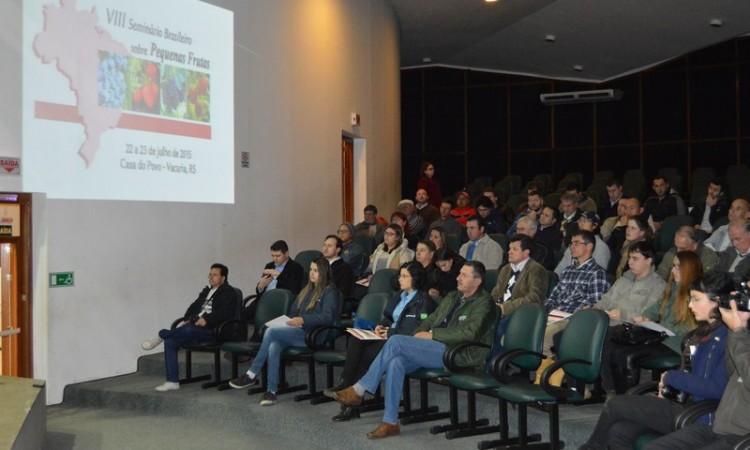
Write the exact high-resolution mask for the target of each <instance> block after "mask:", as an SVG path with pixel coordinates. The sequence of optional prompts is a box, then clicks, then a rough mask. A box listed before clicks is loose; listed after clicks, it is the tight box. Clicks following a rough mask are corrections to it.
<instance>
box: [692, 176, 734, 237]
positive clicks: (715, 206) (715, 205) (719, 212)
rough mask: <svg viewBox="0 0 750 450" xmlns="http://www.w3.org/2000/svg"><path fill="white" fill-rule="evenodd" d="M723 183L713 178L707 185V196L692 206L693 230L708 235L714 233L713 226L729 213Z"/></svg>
mask: <svg viewBox="0 0 750 450" xmlns="http://www.w3.org/2000/svg"><path fill="white" fill-rule="evenodd" d="M723 184H724V182H723V181H722V180H721V179H720V178H715V179H713V180H711V181H710V182H709V183H708V194H707V195H706V198H705V199H703V200H701V201H699V202H697V203H696V204H695V205H693V209H692V210H691V211H690V217H692V218H693V224H694V225H695V228H697V229H699V230H703V231H705V232H706V233H708V234H711V233H712V232H713V231H714V224H715V223H716V221H717V220H718V219H720V218H722V217H726V215H727V214H728V212H729V203H728V200H727V196H726V195H725V193H724V189H722V188H723Z"/></svg>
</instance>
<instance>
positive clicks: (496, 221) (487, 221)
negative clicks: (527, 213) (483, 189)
mask: <svg viewBox="0 0 750 450" xmlns="http://www.w3.org/2000/svg"><path fill="white" fill-rule="evenodd" d="M477 214H479V216H480V217H481V218H482V219H484V231H485V233H487V234H495V233H505V230H506V229H507V228H508V226H507V224H505V221H504V219H503V218H502V217H501V216H500V213H499V212H498V211H497V208H495V205H494V204H493V203H492V200H490V199H489V198H487V197H485V196H482V197H479V199H478V200H477Z"/></svg>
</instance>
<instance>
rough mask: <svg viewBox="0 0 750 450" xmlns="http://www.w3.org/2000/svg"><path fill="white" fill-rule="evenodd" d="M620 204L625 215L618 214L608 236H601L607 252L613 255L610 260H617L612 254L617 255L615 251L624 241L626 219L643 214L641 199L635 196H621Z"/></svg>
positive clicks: (626, 225)
mask: <svg viewBox="0 0 750 450" xmlns="http://www.w3.org/2000/svg"><path fill="white" fill-rule="evenodd" d="M620 204H621V205H623V208H624V209H623V211H624V214H625V215H623V216H619V220H617V221H616V222H615V223H613V224H612V228H611V229H610V231H609V237H608V238H607V239H604V238H602V239H604V240H605V241H606V242H607V245H608V246H609V252H610V254H611V255H612V256H613V258H612V259H610V262H611V261H612V260H615V259H618V260H619V258H614V256H616V255H617V252H618V251H619V250H620V249H621V248H622V244H623V243H624V242H625V234H626V230H627V228H628V220H630V218H631V217H636V216H641V215H642V214H643V208H642V207H641V201H640V200H638V198H636V197H630V198H623V199H621V200H620Z"/></svg>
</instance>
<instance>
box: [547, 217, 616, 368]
mask: <svg viewBox="0 0 750 450" xmlns="http://www.w3.org/2000/svg"><path fill="white" fill-rule="evenodd" d="M595 246H596V237H595V236H594V233H592V232H591V231H587V230H578V231H576V232H574V233H573V235H572V237H571V240H570V254H571V256H572V258H573V264H571V266H570V267H568V268H567V269H565V270H564V271H563V273H562V276H560V281H559V282H558V283H557V284H556V285H555V288H554V289H553V290H552V293H551V294H550V296H549V298H548V299H547V301H545V302H544V306H545V307H546V308H547V312H550V311H552V310H558V311H562V312H564V313H569V314H573V313H575V312H577V311H579V310H581V309H582V308H584V307H591V306H593V305H594V304H596V302H598V301H599V299H601V298H602V295H604V293H605V292H607V291H608V290H609V288H610V286H611V284H610V282H609V281H608V280H607V273H606V272H605V270H604V269H603V268H602V267H601V266H600V265H599V264H597V263H596V261H595V260H594V258H593V254H594V248H595ZM567 324H568V321H567V320H560V321H557V322H554V323H552V324H550V325H547V329H546V330H545V332H544V345H543V347H544V353H545V354H547V355H549V354H550V353H551V348H552V343H553V340H552V338H553V336H554V335H555V333H557V332H559V331H562V330H563V329H564V328H565V327H566V326H567ZM550 360H551V358H547V359H545V360H543V362H542V366H543V367H542V366H540V367H539V370H538V372H537V373H541V372H543V370H544V368H545V367H546V366H547V365H550V364H552V362H553V361H550Z"/></svg>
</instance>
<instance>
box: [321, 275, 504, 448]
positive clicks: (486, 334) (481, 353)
mask: <svg viewBox="0 0 750 450" xmlns="http://www.w3.org/2000/svg"><path fill="white" fill-rule="evenodd" d="M484 272H485V270H484V265H483V264H482V263H481V262H479V261H469V262H467V263H466V264H465V265H464V266H463V267H462V268H461V271H460V273H459V275H458V290H457V291H454V292H451V293H450V294H448V296H446V297H445V298H444V299H443V300H442V301H441V302H440V305H439V306H438V307H437V309H436V310H435V311H434V312H433V313H432V314H430V315H429V316H428V317H427V318H426V319H425V320H423V321H422V323H421V324H420V325H419V326H418V327H417V328H416V330H414V334H413V336H402V335H395V336H391V337H390V338H389V339H388V340H387V341H386V343H385V346H383V349H382V350H381V351H380V353H378V356H377V357H376V358H375V360H374V361H373V362H372V364H371V365H370V368H369V369H368V370H367V373H365V375H364V376H363V377H362V378H360V379H359V381H357V382H356V383H355V384H354V385H353V386H350V387H348V388H346V389H344V390H341V391H335V392H333V397H334V398H335V399H336V400H338V402H339V403H341V404H343V405H345V406H349V405H359V404H361V403H362V400H363V396H364V395H365V392H370V393H374V392H375V391H376V390H377V388H378V386H379V385H380V381H381V378H382V377H383V375H384V374H385V375H386V377H385V382H384V383H385V385H384V388H383V393H384V396H385V413H384V414H383V422H382V423H381V424H380V426H378V427H377V428H376V429H375V430H373V431H371V432H369V433H368V434H367V437H368V438H370V439H379V438H384V437H388V436H393V435H396V434H399V433H400V432H401V428H400V427H399V425H398V408H399V402H400V400H401V393H402V391H403V387H404V376H405V375H406V374H407V373H409V372H413V371H415V370H417V369H420V368H442V367H443V353H444V352H445V350H446V348H448V346H451V345H453V344H456V343H458V342H463V341H477V342H481V343H483V344H486V345H487V346H488V347H489V345H490V344H491V343H492V332H493V324H494V322H495V313H494V309H495V306H494V304H493V302H492V299H491V298H490V296H489V294H488V293H487V292H486V291H485V290H484V289H482V282H483V278H484ZM459 308H460V312H459V311H457V310H458V309H459ZM486 358H487V349H485V348H480V347H472V348H470V349H467V351H466V353H465V354H463V355H461V357H460V358H459V364H460V365H461V366H464V367H474V368H482V367H483V366H484V363H485V360H486Z"/></svg>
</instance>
